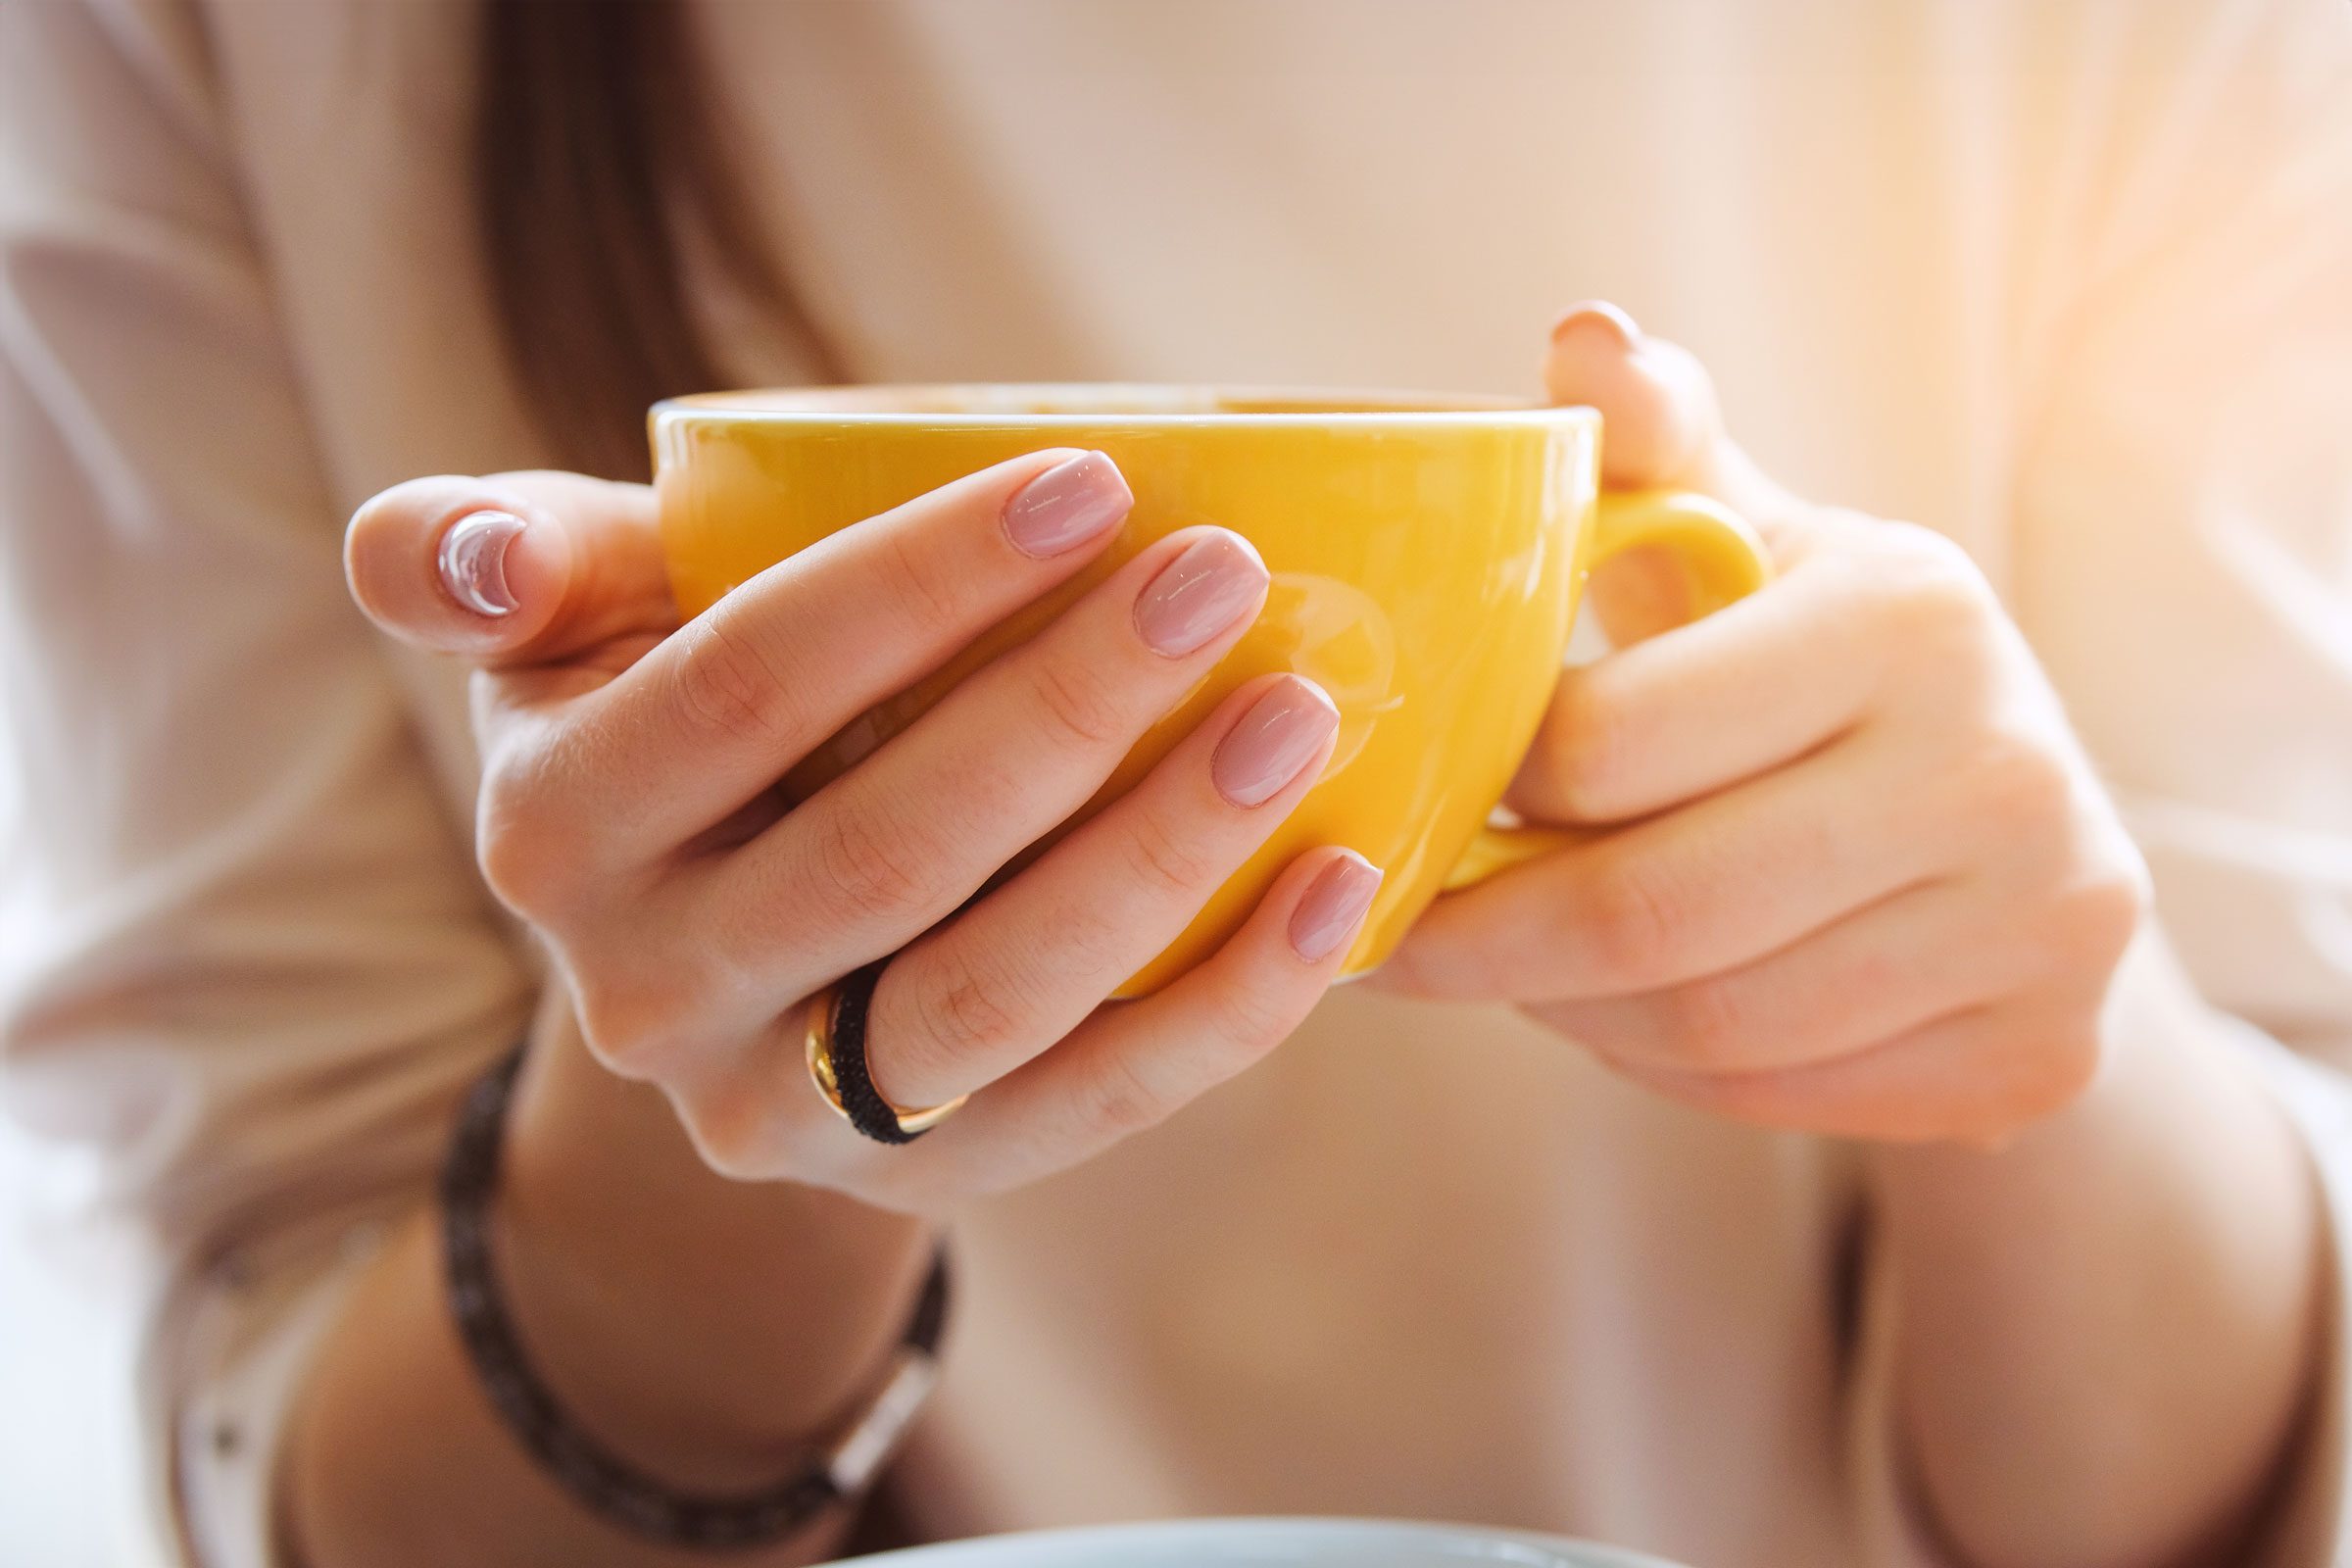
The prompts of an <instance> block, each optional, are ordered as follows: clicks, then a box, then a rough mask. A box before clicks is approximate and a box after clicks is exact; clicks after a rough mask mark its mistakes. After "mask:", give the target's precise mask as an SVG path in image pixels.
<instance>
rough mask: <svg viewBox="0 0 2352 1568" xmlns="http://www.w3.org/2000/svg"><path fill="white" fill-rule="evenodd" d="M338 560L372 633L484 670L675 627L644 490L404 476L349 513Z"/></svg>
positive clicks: (581, 480)
mask: <svg viewBox="0 0 2352 1568" xmlns="http://www.w3.org/2000/svg"><path fill="white" fill-rule="evenodd" d="M343 560H344V574H345V577H346V579H347V580H348V581H349V583H350V586H351V593H352V597H353V598H354V599H355V600H357V601H358V602H359V606H360V608H361V609H362V610H363V611H365V612H367V613H368V617H369V618H370V619H371V620H373V621H374V622H375V623H376V624H377V625H379V626H381V627H383V628H384V630H386V631H388V632H390V633H392V634H393V635H394V636H396V637H399V638H400V639H402V640H403V641H404V642H408V643H412V644H414V645H416V646H417V647H419V648H425V649H430V650H432V651H434V652H436V653H448V654H462V655H465V656H466V657H467V658H470V659H473V660H475V661H477V662H481V663H483V664H484V665H487V666H489V667H492V668H503V667H511V666H515V665H520V664H532V663H539V662H547V661H551V660H558V659H563V658H564V657H566V656H569V655H572V654H576V653H578V652H580V651H582V650H584V649H587V648H591V647H594V646H596V645H598V644H601V643H604V642H606V641H608V640H610V639H613V638H614V637H618V636H622V635H626V634H629V633H654V634H659V633H661V632H662V631H665V630H667V629H669V628H670V627H672V626H674V625H675V624H676V623H677V614H676V611H675V609H674V607H673V606H672V604H671V602H670V596H669V583H668V579H667V577H666V576H665V574H664V572H663V569H662V550H661V544H660V540H659V537H658V530H657V527H656V522H655V511H654V493H653V491H652V490H651V489H649V488H647V487H646V486H644V485H636V484H613V483H610V482H608V481H606V480H602V479H591V478H588V477H586V476H584V475H581V474H576V473H554V472H540V473H504V474H493V475H491V476H490V477H488V478H481V479H475V478H465V477H456V476H446V475H445V476H440V477H434V478H426V479H412V480H410V481H409V482H408V483H406V484H399V485H394V486H393V487H392V488H391V489H389V490H386V491H383V492H381V493H380V494H378V495H376V496H375V497H373V498H372V499H370V500H369V501H368V503H367V504H366V505H364V506H362V507H361V508H360V510H359V511H358V512H356V513H354V514H353V515H352V519H351V524H350V527H349V528H348V529H347V530H346V531H345V534H344V541H343Z"/></svg>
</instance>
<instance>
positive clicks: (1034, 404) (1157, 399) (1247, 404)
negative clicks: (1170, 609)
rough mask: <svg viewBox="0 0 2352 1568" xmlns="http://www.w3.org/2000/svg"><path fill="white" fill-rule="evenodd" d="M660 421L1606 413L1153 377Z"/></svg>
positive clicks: (774, 399)
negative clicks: (1159, 379)
mask: <svg viewBox="0 0 2352 1568" xmlns="http://www.w3.org/2000/svg"><path fill="white" fill-rule="evenodd" d="M650 417H651V418H653V419H654V420H655V421H656V422H658V423H664V424H665V423H669V422H672V421H675V420H696V421H710V422H725V423H731V424H826V425H836V424H852V425H946V426H951V427H957V428H966V427H982V426H988V425H1006V424H1012V425H1019V426H1022V427H1024V428H1027V427H1037V428H1047V429H1050V428H1054V427H1056V426H1069V425H1133V426H1137V427H1144V428H1152V427H1164V426H1171V425H1188V424H1194V425H1215V426H1219V427H1230V426H1235V425H1330V424H1335V423H1336V424H1343V425H1348V426H1351V427H1360V426H1364V425H1371V424H1404V425H1424V424H1434V425H1447V424H1465V425H1493V424H1509V425H1516V424H1564V423H1565V424H1581V423H1588V422H1591V421H1593V420H1595V419H1597V418H1598V417H1599V416H1598V414H1597V412H1596V411H1594V410H1593V409H1591V408H1587V407H1583V406H1581V405H1568V406H1554V405H1549V404H1542V403H1536V402H1532V401H1530V400H1528V399H1525V398H1511V397H1502V396H1497V395H1494V394H1489V393H1478V392H1430V391H1408V390H1398V389H1394V388H1386V387H1335V386H1286V385H1254V384H1240V383H1236V384H1225V383H1213V382H1184V381H1171V382H1151V381H1005V382H989V381H932V382H893V383H880V384H875V385H838V386H802V387H792V386H787V387H756V388H748V389H745V390H742V391H732V392H698V393H693V394H690V395H687V396H682V397H674V398H663V399H662V401H661V402H659V403H657V404H655V405H654V406H653V409H652V411H651V414H650Z"/></svg>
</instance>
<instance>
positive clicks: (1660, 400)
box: [1544, 300, 1722, 489]
mask: <svg viewBox="0 0 2352 1568" xmlns="http://www.w3.org/2000/svg"><path fill="white" fill-rule="evenodd" d="M1544 390H1545V392H1546V394H1547V395H1548V396H1549V397H1550V399H1551V401H1552V402H1554V403H1559V404H1583V405H1585V406H1588V407H1591V408H1594V409H1597V410H1599V411H1600V416H1601V425H1602V440H1601V478H1602V481H1603V482H1604V483H1606V484H1608V485H1609V486H1611V487H1612V488H1617V489H1639V488H1642V487H1645V486H1649V485H1671V484H1691V483H1695V482H1697V481H1698V480H1699V479H1700V478H1701V477H1702V473H1701V467H1702V465H1703V462H1704V460H1705V458H1706V455H1707V449H1708V448H1709V447H1710V446H1711V445H1712V444H1713V443H1714V441H1715V440H1716V438H1717V437H1718V436H1719V435H1720V434H1721V433H1722V418H1721V415H1720V413H1719V411H1718V407H1717V404H1716V400H1715V384H1714V382H1713V381H1712V380H1711V379H1710V378H1709V377H1708V375H1707V372H1706V370H1705V368H1703V367H1702V366H1700V365H1699V363H1698V362H1697V360H1695V359H1693V358H1692V357H1691V355H1690V354H1689V353H1688V352H1686V351H1685V350H1683V349H1682V348H1679V347H1677V346H1676V345H1675V344H1672V343H1669V342H1666V341H1665V340H1664V339H1662V338H1653V337H1650V336H1648V335H1647V334H1645V333H1644V332H1642V329H1641V328H1640V327H1638V326H1636V325H1635V324H1634V319H1633V318H1632V317H1630V316H1628V315H1627V314H1626V313H1625V312H1624V311H1622V310H1620V309H1619V308H1618V307H1616V306H1614V305H1610V304H1608V303H1606V302H1604V301H1599V300H1587V301H1584V302H1583V303H1581V304H1578V305H1573V306H1570V307H1569V308H1568V310H1567V311H1566V312H1565V313H1563V314H1562V315H1561V317H1560V319H1559V320H1558V321H1557V322H1556V323H1555V324H1554V325H1553V327H1552V329H1551V342H1550V347H1549V350H1548V352H1547V353H1546V354H1545V355H1544Z"/></svg>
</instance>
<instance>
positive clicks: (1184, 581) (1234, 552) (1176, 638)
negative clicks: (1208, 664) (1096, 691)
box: [1135, 533, 1266, 659]
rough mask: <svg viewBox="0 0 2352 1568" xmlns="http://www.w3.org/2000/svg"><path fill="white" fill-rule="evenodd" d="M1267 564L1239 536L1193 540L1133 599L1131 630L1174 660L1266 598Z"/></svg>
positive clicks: (1211, 638)
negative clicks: (1133, 610) (1132, 626)
mask: <svg viewBox="0 0 2352 1568" xmlns="http://www.w3.org/2000/svg"><path fill="white" fill-rule="evenodd" d="M1265 593H1266V567H1265V564H1264V563H1263V562H1261V561H1259V560H1258V559H1257V552H1256V551H1254V550H1252V549H1250V546H1249V545H1248V544H1247V543H1245V542H1244V541H1243V540H1242V538H1241V536H1240V535H1239V534H1230V533H1212V534H1210V535H1208V536H1207V537H1206V538H1203V539H1198V540H1195V541H1194V542H1193V543H1192V544H1191V545H1190V546H1189V547H1187V548H1186V549H1185V551H1184V553H1183V554H1181V555H1179V556H1178V557H1177V558H1176V559H1175V560H1174V561H1171V562H1169V563H1168V564H1166V565H1164V566H1162V567H1160V568H1159V573H1158V575H1156V576H1154V577H1153V578H1152V580H1151V581H1150V582H1149V583H1146V584H1145V585H1144V591H1143V592H1142V593H1140V594H1138V595H1137V596H1136V600H1135V629H1136V631H1137V632H1138V633H1140V634H1141V635H1142V637H1143V639H1144V642H1145V643H1146V644H1147V645H1148V646H1149V647H1150V648H1151V650H1152V652H1153V653H1155V654H1162V655H1165V656H1166V657H1168V658H1170V659H1179V658H1182V657H1183V656H1184V655H1186V654H1189V653H1192V652H1193V651H1194V650H1195V649H1198V648H1201V647H1203V646H1205V645H1206V644H1208V643H1210V642H1212V641H1214V640H1215V638H1216V636H1217V634H1218V633H1220V632H1222V631H1225V630H1227V629H1229V628H1230V627H1231V626H1232V625H1233V624H1234V623H1235V622H1236V621H1238V620H1240V619H1241V618H1242V617H1243V616H1244V615H1246V614H1249V613H1250V612H1251V611H1253V610H1255V609H1256V608H1257V607H1258V605H1259V603H1260V602H1261V601H1262V600H1263V599H1264V598H1265Z"/></svg>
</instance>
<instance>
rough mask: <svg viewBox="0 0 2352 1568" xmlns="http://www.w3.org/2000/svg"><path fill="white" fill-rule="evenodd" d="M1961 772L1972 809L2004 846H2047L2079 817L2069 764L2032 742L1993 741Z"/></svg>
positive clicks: (2020, 738)
mask: <svg viewBox="0 0 2352 1568" xmlns="http://www.w3.org/2000/svg"><path fill="white" fill-rule="evenodd" d="M1962 771H1963V776H1964V778H1965V780H1966V783H1965V789H1966V793H1967V796H1968V798H1969V801H1970V804H1971V807H1972V809H1973V810H1974V811H1975V813H1976V814H1977V816H1978V818H1979V820H1981V821H1982V822H1983V823H1984V824H1985V827H1986V828H1987V829H1988V830H1989V831H1990V832H1992V833H1993V834H1995V835H1996V836H1998V837H1999V838H2000V839H2001V840H2003V841H2004V842H2009V843H2016V844H2041V843H2045V842H2047V839H2048V837H2049V834H2050V832H2051V830H2052V829H2053V828H2057V827H2060V826H2062V825H2064V824H2066V823H2067V822H2069V821H2071V819H2072V817H2073V815H2074V808H2075V781H2074V778H2073V776H2072V773H2071V772H2070V770H2069V769H2068V767H2067V765H2066V762H2065V760H2063V759H2061V758H2059V757H2058V756H2056V755H2055V754H2054V753H2053V752H2052V751H2051V750H2050V749H2049V748H2048V747H2047V746H2044V745H2041V744H2040V743H2038V742H2037V741H2035V740H2034V739H2033V738H2031V737H2026V736H2015V735H1995V736H1992V737H1989V738H1987V739H1986V740H1985V742H1984V743H1983V744H1982V745H1980V746H1979V748H1978V749H1977V752H1976V755H1975V756H1974V757H1972V758H1971V759H1970V760H1968V761H1967V762H1966V763H1965V764H1963V769H1962Z"/></svg>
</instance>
